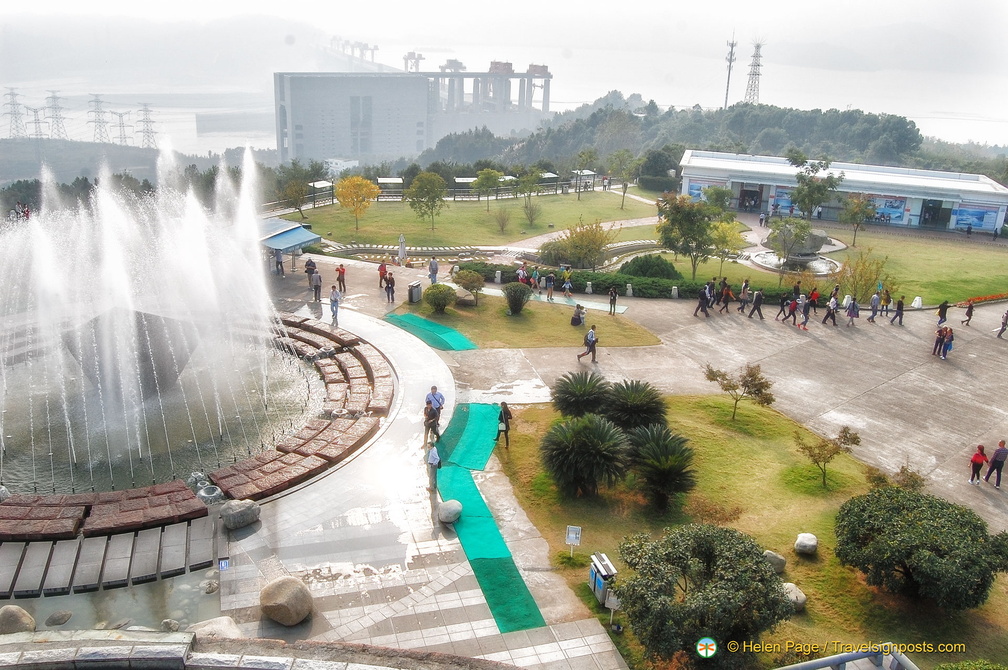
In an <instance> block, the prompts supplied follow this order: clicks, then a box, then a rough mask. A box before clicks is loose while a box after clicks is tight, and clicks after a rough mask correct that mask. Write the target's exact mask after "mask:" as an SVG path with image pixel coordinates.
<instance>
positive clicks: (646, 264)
mask: <svg viewBox="0 0 1008 670" xmlns="http://www.w3.org/2000/svg"><path fill="white" fill-rule="evenodd" d="M619 273H620V274H622V275H630V276H632V277H659V278H661V279H682V275H681V274H679V271H678V270H676V269H675V266H674V265H672V264H671V263H669V262H668V261H667V260H665V257H664V256H661V255H659V254H647V255H645V256H635V257H633V258H631V259H630V260H629V261H627V262H626V263H624V264H623V265H621V266H620V269H619Z"/></svg>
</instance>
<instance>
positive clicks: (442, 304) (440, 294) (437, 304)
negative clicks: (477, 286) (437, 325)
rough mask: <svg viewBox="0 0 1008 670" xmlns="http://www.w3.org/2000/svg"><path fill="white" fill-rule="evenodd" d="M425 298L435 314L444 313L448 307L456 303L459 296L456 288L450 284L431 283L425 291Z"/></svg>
mask: <svg viewBox="0 0 1008 670" xmlns="http://www.w3.org/2000/svg"><path fill="white" fill-rule="evenodd" d="M423 299H424V302H425V303H427V304H428V305H430V306H431V309H433V310H434V313H435V314H444V311H445V310H446V309H448V308H449V307H451V306H452V305H454V304H455V301H456V300H458V296H457V295H456V294H455V289H453V288H452V287H451V286H448V284H431V285H430V286H428V287H427V289H426V290H425V291H424V292H423Z"/></svg>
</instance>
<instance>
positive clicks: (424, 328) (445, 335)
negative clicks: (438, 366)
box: [385, 314, 476, 351]
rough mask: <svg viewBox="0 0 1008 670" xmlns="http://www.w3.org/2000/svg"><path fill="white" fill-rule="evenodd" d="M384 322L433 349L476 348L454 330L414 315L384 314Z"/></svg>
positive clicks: (457, 349) (458, 349) (463, 349)
mask: <svg viewBox="0 0 1008 670" xmlns="http://www.w3.org/2000/svg"><path fill="white" fill-rule="evenodd" d="M385 320H386V321H388V322H389V323H392V324H394V325H396V326H399V327H400V328H402V329H403V330H405V331H407V332H409V333H413V334H414V335H416V336H417V337H419V338H420V339H421V340H423V341H424V342H426V343H427V344H429V345H430V346H432V347H434V348H435V349H442V350H444V351H465V350H467V349H475V348H476V345H475V344H473V343H472V341H470V340H469V338H468V337H466V336H465V335H463V334H462V333H460V332H458V331H457V330H455V329H454V328H449V327H448V326H442V325H441V324H440V323H435V322H434V321H431V320H430V319H425V318H423V317H420V316H416V315H415V314H386V315H385Z"/></svg>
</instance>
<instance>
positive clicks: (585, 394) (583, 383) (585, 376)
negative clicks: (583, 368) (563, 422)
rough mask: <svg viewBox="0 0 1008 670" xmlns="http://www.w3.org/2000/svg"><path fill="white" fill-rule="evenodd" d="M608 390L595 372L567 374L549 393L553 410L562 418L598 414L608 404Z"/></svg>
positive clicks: (604, 381) (604, 382) (607, 383)
mask: <svg viewBox="0 0 1008 670" xmlns="http://www.w3.org/2000/svg"><path fill="white" fill-rule="evenodd" d="M610 388H611V386H610V384H609V382H608V381H606V379H605V377H603V376H602V375H600V374H598V373H597V372H568V373H567V374H565V375H564V376H563V377H561V378H560V379H558V380H557V381H556V384H554V385H553V390H552V391H551V392H550V396H551V397H552V399H553V409H555V410H556V411H558V412H560V413H561V414H563V415H564V416H582V415H584V414H588V413H590V412H595V413H598V412H599V411H600V410H601V408H602V407H605V405H606V403H608V402H609V390H610Z"/></svg>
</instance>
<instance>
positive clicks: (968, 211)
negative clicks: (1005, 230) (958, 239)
mask: <svg viewBox="0 0 1008 670" xmlns="http://www.w3.org/2000/svg"><path fill="white" fill-rule="evenodd" d="M997 219H998V208H997V207H993V206H990V205H974V204H972V203H965V202H964V203H962V204H960V205H959V207H958V208H957V209H953V210H952V220H953V221H955V227H956V228H966V226H973V230H987V231H991V230H994V228H995V226H997Z"/></svg>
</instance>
